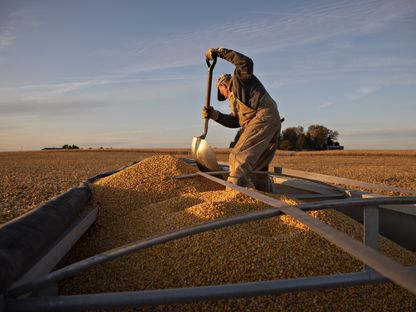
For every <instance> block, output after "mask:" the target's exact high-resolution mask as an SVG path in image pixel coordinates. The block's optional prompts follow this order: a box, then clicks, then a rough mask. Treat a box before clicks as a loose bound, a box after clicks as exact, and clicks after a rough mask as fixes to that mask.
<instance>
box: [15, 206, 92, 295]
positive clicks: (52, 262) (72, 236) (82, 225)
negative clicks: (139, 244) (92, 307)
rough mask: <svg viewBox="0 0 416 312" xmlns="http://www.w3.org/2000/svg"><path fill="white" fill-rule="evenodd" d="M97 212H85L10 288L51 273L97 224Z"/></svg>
mask: <svg viewBox="0 0 416 312" xmlns="http://www.w3.org/2000/svg"><path fill="white" fill-rule="evenodd" d="M97 212H98V208H94V209H87V210H85V211H83V212H82V213H81V214H80V215H79V216H78V218H77V219H76V220H75V221H74V224H73V226H72V227H71V228H69V229H68V230H67V231H66V232H65V233H63V235H62V237H60V238H59V241H58V243H57V244H56V245H55V246H54V247H53V248H52V249H51V250H49V251H48V252H47V253H46V254H45V255H44V256H43V257H42V258H41V259H40V260H39V261H38V262H37V263H36V264H35V265H34V266H32V268H31V269H30V270H29V271H28V272H26V274H24V275H23V276H22V277H21V278H20V279H19V280H17V281H16V282H15V283H13V284H12V285H11V286H10V287H11V288H14V287H18V286H19V285H22V284H24V283H27V282H29V281H31V280H33V279H35V278H38V277H39V276H43V275H44V274H46V273H48V272H50V271H51V270H52V269H53V268H54V267H55V266H56V265H57V264H58V263H59V261H61V259H62V257H63V256H64V255H66V254H67V253H68V251H69V250H70V249H71V248H72V246H73V245H74V244H75V243H76V242H77V241H78V240H79V239H80V238H81V236H82V235H83V234H84V233H85V232H86V231H87V230H88V229H89V227H90V226H91V225H92V223H94V222H95V220H96V218H97Z"/></svg>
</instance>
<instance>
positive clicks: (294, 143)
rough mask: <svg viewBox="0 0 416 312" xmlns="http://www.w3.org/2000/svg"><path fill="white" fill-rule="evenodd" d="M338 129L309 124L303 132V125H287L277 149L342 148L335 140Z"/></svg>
mask: <svg viewBox="0 0 416 312" xmlns="http://www.w3.org/2000/svg"><path fill="white" fill-rule="evenodd" d="M242 131H243V128H240V130H239V131H238V132H237V134H236V136H235V138H234V141H233V142H231V143H230V147H231V148H232V147H234V146H235V144H236V143H237V141H238V139H239V138H240V135H241V133H242ZM338 135H339V133H338V131H334V130H331V129H328V128H327V127H325V126H322V125H311V126H309V127H308V130H307V131H306V132H305V131H304V129H303V127H301V126H298V127H289V128H286V129H285V130H283V131H282V133H281V134H280V135H279V139H278V147H277V148H278V149H280V150H287V151H304V150H308V151H320V150H326V149H343V146H341V145H340V144H339V143H338V142H337V141H336V140H337V139H338Z"/></svg>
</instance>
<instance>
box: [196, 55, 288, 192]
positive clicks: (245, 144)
mask: <svg viewBox="0 0 416 312" xmlns="http://www.w3.org/2000/svg"><path fill="white" fill-rule="evenodd" d="M205 57H206V59H207V60H214V59H216V58H217V57H220V58H222V59H224V60H226V61H228V62H231V63H232V64H234V65H235V71H234V74H233V75H230V74H223V75H221V76H220V77H219V78H218V80H217V83H216V86H217V92H218V93H217V98H218V101H224V100H226V99H228V101H229V102H228V105H229V107H230V110H231V113H230V114H223V113H221V112H219V111H217V110H215V109H214V108H212V107H204V108H203V111H202V117H203V118H210V119H213V120H215V121H216V122H218V123H219V124H221V125H223V126H225V127H229V128H240V127H241V128H242V133H241V134H240V137H239V139H238V141H237V142H236V144H235V145H234V147H233V149H232V150H231V152H230V156H229V164H230V174H229V177H228V181H229V182H231V183H233V184H237V185H240V186H244V187H249V188H256V189H258V190H261V191H265V192H271V183H270V180H269V177H268V176H267V174H253V171H266V172H267V171H268V167H269V164H270V162H271V161H272V159H273V157H274V154H275V152H276V149H277V140H278V137H279V134H280V129H281V120H280V115H279V111H278V109H277V105H276V102H275V101H274V100H273V99H272V97H271V96H270V95H269V94H268V93H267V91H266V89H265V88H264V86H263V85H262V83H261V82H260V81H259V79H258V78H257V77H256V76H255V75H254V74H253V61H252V60H251V59H250V58H249V57H247V56H245V55H243V54H241V53H239V52H236V51H233V50H230V49H226V48H210V49H208V50H207V51H206V52H205Z"/></svg>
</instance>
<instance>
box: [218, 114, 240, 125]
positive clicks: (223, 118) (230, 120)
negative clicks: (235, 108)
mask: <svg viewBox="0 0 416 312" xmlns="http://www.w3.org/2000/svg"><path fill="white" fill-rule="evenodd" d="M214 120H215V121H216V122H218V123H219V124H221V125H223V126H224V127H227V128H240V124H239V122H238V118H237V117H236V116H233V115H227V114H223V113H220V112H218V117H217V119H214Z"/></svg>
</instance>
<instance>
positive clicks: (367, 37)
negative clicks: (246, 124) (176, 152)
mask: <svg viewBox="0 0 416 312" xmlns="http://www.w3.org/2000/svg"><path fill="white" fill-rule="evenodd" d="M211 47H212V48H215V47H225V48H229V49H233V50H236V51H238V52H240V53H243V54H245V55H247V56H249V57H250V58H251V59H252V60H253V62H254V73H255V75H256V76H257V77H258V78H259V79H260V81H261V82H262V83H263V85H264V86H265V88H266V90H267V91H268V92H269V93H270V95H271V96H272V97H273V98H274V99H275V101H276V102H277V103H278V108H279V112H280V115H281V116H282V117H285V119H286V121H285V122H284V123H283V129H285V128H287V127H294V126H302V127H304V128H305V129H307V127H308V126H310V125H313V124H321V125H324V126H325V127H327V128H329V129H331V130H336V131H338V132H339V138H338V139H339V142H340V143H341V145H344V146H345V149H416V1H415V0H403V1H402V0H395V1H391V0H386V1H384V0H377V1H375V0H368V1H355V0H349V1H337V0H332V1H309V0H304V1H280V0H279V1H271V0H270V1H262V0H256V1H245V0H239V1H232V0H229V1H215V0H212V1H208V2H206V1H191V0H189V1H160V0H152V1H140V0H137V1H126V0H120V1H115V0H114V1H108V0H107V1H106V0H82V1H79V0H73V1H55V0H51V1H46V0H45V1H42V0H38V1H22V0H13V1H12V0H0V151H14V150H38V149H41V148H43V147H52V146H59V147H60V146H62V145H64V144H75V145H77V146H79V147H81V148H87V147H106V148H107V147H112V148H145V147H149V148H152V147H190V146H191V142H192V138H193V137H194V136H199V135H201V134H202V133H203V120H202V117H201V109H202V106H203V105H204V104H205V94H206V81H207V65H206V63H205V57H204V53H205V51H206V49H208V48H211ZM233 70H234V66H233V65H232V64H230V63H228V62H226V61H224V60H221V59H220V60H218V62H217V65H216V66H215V68H214V78H213V79H214V82H215V80H216V78H217V77H218V76H219V75H220V74H222V73H232V72H233ZM214 86H215V85H214ZM211 105H212V106H214V108H216V109H218V110H220V111H221V112H223V113H229V109H228V105H227V103H226V102H218V101H217V100H216V90H215V87H214V88H213V90H212V97H211ZM235 134H236V129H228V128H224V127H222V126H221V125H219V124H217V123H215V122H214V121H210V123H209V130H208V135H207V137H206V140H207V141H208V142H209V143H210V145H212V146H215V147H227V146H228V145H229V143H230V141H232V140H233V138H234V136H235Z"/></svg>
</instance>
